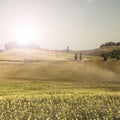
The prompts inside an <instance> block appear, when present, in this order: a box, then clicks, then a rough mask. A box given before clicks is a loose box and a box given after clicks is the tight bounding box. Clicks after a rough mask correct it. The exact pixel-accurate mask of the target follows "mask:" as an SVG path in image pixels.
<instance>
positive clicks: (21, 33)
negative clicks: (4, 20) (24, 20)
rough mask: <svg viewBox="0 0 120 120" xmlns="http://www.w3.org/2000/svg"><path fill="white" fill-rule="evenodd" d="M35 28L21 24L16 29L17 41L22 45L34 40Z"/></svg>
mask: <svg viewBox="0 0 120 120" xmlns="http://www.w3.org/2000/svg"><path fill="white" fill-rule="evenodd" d="M34 37H35V33H34V30H33V29H32V28H31V27H29V26H19V27H17V29H16V31H15V41H16V42H17V44H19V45H21V46H27V45H29V44H31V43H32V42H33V41H34Z"/></svg>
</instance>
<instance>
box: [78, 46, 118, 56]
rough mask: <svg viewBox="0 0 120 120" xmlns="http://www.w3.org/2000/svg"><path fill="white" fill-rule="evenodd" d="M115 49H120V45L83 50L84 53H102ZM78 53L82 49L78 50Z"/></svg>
mask: <svg viewBox="0 0 120 120" xmlns="http://www.w3.org/2000/svg"><path fill="white" fill-rule="evenodd" d="M113 50H120V46H107V47H106V46H105V47H102V48H96V49H92V50H84V51H81V52H82V53H83V54H84V55H100V54H101V53H104V52H112V51H113ZM77 52H78V53H79V52H80V51H77Z"/></svg>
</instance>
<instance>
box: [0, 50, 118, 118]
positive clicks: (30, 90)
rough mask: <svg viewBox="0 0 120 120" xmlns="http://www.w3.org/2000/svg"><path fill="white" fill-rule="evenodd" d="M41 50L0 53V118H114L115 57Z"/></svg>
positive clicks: (115, 115) (116, 109) (116, 87)
mask: <svg viewBox="0 0 120 120" xmlns="http://www.w3.org/2000/svg"><path fill="white" fill-rule="evenodd" d="M42 52H44V54H40V52H38V53H37V54H36V52H33V53H32V52H31V54H30V53H27V51H26V52H23V53H21V51H19V52H18V51H17V52H15V50H14V51H12V52H11V51H10V52H9V51H8V52H3V53H0V59H1V62H0V120H72V119H73V120H90V119H91V120H119V119H120V61H108V62H103V61H100V60H98V61H97V60H96V59H95V61H93V60H92V61H86V58H84V60H85V61H84V60H83V61H74V55H73V54H69V53H62V52H59V53H58V52H55V51H54V52H50V51H42ZM42 52H41V53H42ZM13 53H14V54H15V53H16V55H14V54H13ZM40 55H41V56H42V57H41V56H40ZM29 56H35V57H36V59H35V58H34V60H37V62H35V61H31V60H32V58H33V57H31V58H30V57H29ZM46 56H49V58H47V59H46ZM3 58H4V59H3ZM14 58H16V59H17V60H18V61H19V60H21V59H22V61H21V62H14ZM24 58H25V59H27V61H24ZM40 58H41V59H40ZM90 58H91V57H90ZM3 60H12V61H9V62H8V61H3ZM39 60H40V61H39Z"/></svg>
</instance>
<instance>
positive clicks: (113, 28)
mask: <svg viewBox="0 0 120 120" xmlns="http://www.w3.org/2000/svg"><path fill="white" fill-rule="evenodd" d="M11 40H15V41H17V42H19V43H21V44H22V43H23V44H28V43H30V42H31V43H32V42H33V41H34V42H36V43H37V44H39V45H40V47H41V48H47V49H58V50H60V49H66V47H67V46H69V47H70V49H73V50H85V49H94V48H97V47H99V46H100V45H101V44H103V43H105V42H109V41H113V42H120V0H0V48H3V47H4V44H5V43H7V42H8V41H11Z"/></svg>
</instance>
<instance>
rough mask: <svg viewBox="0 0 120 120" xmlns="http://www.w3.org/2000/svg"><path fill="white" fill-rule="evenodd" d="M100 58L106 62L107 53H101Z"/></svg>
mask: <svg viewBox="0 0 120 120" xmlns="http://www.w3.org/2000/svg"><path fill="white" fill-rule="evenodd" d="M101 57H103V59H104V61H107V58H108V54H107V53H102V54H101Z"/></svg>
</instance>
